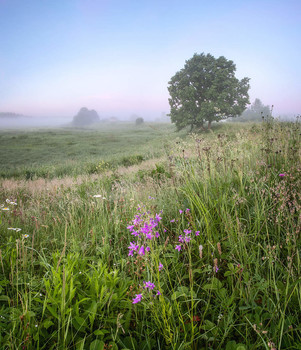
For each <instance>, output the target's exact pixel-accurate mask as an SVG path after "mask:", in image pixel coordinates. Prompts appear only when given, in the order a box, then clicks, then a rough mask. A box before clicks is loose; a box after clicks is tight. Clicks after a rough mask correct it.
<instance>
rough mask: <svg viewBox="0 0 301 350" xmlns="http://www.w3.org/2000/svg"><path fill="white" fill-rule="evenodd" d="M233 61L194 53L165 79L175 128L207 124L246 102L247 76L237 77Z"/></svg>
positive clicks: (234, 112) (235, 112)
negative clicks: (239, 78) (181, 67)
mask: <svg viewBox="0 0 301 350" xmlns="http://www.w3.org/2000/svg"><path fill="white" fill-rule="evenodd" d="M235 71H236V66H235V64H234V63H233V61H230V60H227V59H226V58H225V57H223V56H221V57H219V58H215V57H213V56H212V55H210V54H207V55H205V54H204V53H201V54H194V56H193V57H192V58H191V59H190V60H188V61H186V63H185V66H184V68H183V69H181V70H180V71H179V72H177V73H176V74H175V75H174V76H173V77H172V78H171V80H170V82H169V83H168V84H169V86H168V91H169V94H170V99H169V104H170V114H169V115H170V117H171V121H172V123H175V124H176V126H177V128H178V130H180V129H183V128H185V127H186V126H190V128H191V130H192V129H194V128H196V129H199V128H203V126H204V123H205V122H208V128H210V127H211V123H212V122H213V121H219V120H222V119H226V118H229V117H236V116H238V115H240V114H241V113H242V112H243V111H244V110H245V108H246V105H247V104H248V103H249V95H248V90H249V88H250V85H249V80H250V79H249V78H243V79H242V80H238V79H237V78H236V77H235Z"/></svg>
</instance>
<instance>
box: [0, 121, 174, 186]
mask: <svg viewBox="0 0 301 350" xmlns="http://www.w3.org/2000/svg"><path fill="white" fill-rule="evenodd" d="M174 134H175V128H174V127H173V126H172V125H169V124H155V123H149V124H144V125H141V126H138V127H137V126H135V125H133V124H130V123H124V124H116V125H106V124H104V125H102V126H101V127H99V128H97V129H96V128H95V129H71V128H60V129H53V130H51V129H40V130H30V129H29V130H25V131H20V130H8V131H1V132H0V159H1V162H0V176H1V177H5V178H8V177H18V178H25V179H29V178H30V179H32V178H37V177H42V178H54V177H62V176H74V175H80V174H91V173H97V172H101V171H102V170H104V169H102V167H103V164H104V163H105V164H106V166H107V168H116V167H117V166H119V165H125V166H128V165H133V164H138V163H139V162H140V161H141V160H142V158H143V159H150V158H153V157H158V156H160V155H162V154H164V147H167V145H168V142H169V140H170V138H174V137H175V135H174ZM100 163H101V164H100ZM99 164H100V166H99ZM101 165H102V167H101Z"/></svg>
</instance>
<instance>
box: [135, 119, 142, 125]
mask: <svg viewBox="0 0 301 350" xmlns="http://www.w3.org/2000/svg"><path fill="white" fill-rule="evenodd" d="M143 123H144V119H143V118H141V117H139V118H137V119H136V120H135V124H136V125H141V124H143Z"/></svg>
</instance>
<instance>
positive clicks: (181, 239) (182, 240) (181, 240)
mask: <svg viewBox="0 0 301 350" xmlns="http://www.w3.org/2000/svg"><path fill="white" fill-rule="evenodd" d="M179 242H180V243H184V238H183V236H182V235H180V236H179Z"/></svg>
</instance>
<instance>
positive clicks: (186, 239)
mask: <svg viewBox="0 0 301 350" xmlns="http://www.w3.org/2000/svg"><path fill="white" fill-rule="evenodd" d="M184 240H185V242H186V243H189V242H190V240H191V237H190V236H188V235H186V236H185V238H184Z"/></svg>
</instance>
